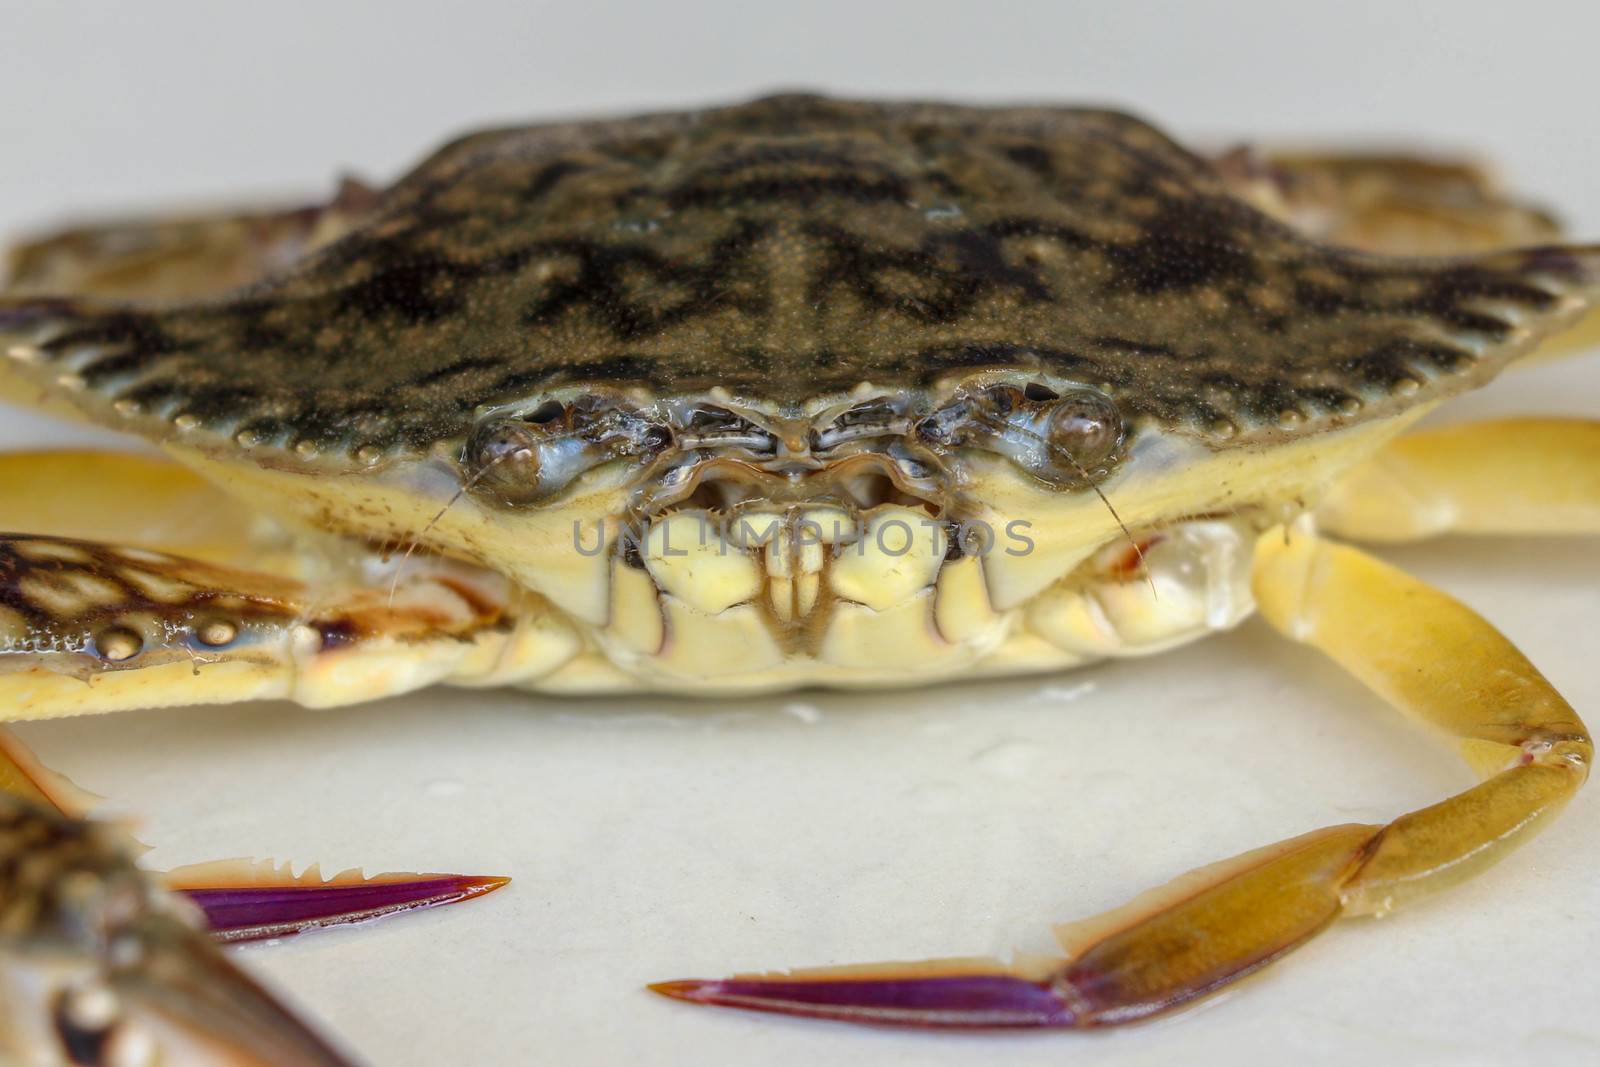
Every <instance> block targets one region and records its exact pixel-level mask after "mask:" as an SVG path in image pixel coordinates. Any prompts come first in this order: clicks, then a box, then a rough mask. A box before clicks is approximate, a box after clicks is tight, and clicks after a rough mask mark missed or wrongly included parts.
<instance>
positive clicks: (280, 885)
mask: <svg viewBox="0 0 1600 1067" xmlns="http://www.w3.org/2000/svg"><path fill="white" fill-rule="evenodd" d="M0 793H6V794H10V795H11V796H13V797H16V798H18V799H19V800H23V801H26V802H28V803H31V804H36V805H38V806H40V807H43V808H46V809H48V810H51V811H53V812H55V813H56V814H58V815H60V816H62V817H63V818H66V819H76V820H85V819H87V818H88V815H89V812H90V810H91V809H92V808H93V807H94V805H95V802H96V801H97V800H98V799H99V798H97V797H95V796H93V795H92V794H89V793H86V792H85V791H83V790H81V789H79V788H78V787H77V786H76V785H74V784H73V783H72V782H71V781H69V780H68V779H66V778H65V777H63V776H62V775H60V774H57V773H56V772H54V771H52V770H50V769H49V768H48V767H46V766H45V765H44V764H43V763H41V762H40V761H39V758H38V757H37V756H35V755H34V754H33V752H32V751H31V750H30V749H28V747H27V746H26V745H24V744H23V743H22V741H21V740H20V739H19V738H18V737H17V736H16V734H14V733H12V732H11V731H10V730H5V729H0ZM154 876H155V877H156V878H158V879H159V880H160V882H161V884H162V885H163V886H165V888H166V889H167V890H169V891H170V892H174V893H178V894H180V895H182V896H184V897H187V898H188V899H189V901H190V902H191V903H192V904H194V905H195V906H196V907H197V908H198V909H199V911H200V914H201V915H203V916H204V919H205V925H206V927H207V929H209V930H210V931H211V932H212V934H213V935H214V936H215V937H216V939H217V940H218V941H229V942H231V941H256V940H260V939H263V938H282V937H290V936H293V935H295V934H302V933H305V932H307V931H310V930H320V929H323V928H324V927H330V926H345V925H348V924H350V923H358V922H367V921H370V920H373V919H379V918H384V917H387V916H390V915H397V914H400V913H402V912H407V911H414V910H417V909H420V908H432V907H439V906H441V905H445V904H454V903H457V902H460V901H464V900H471V899H472V898H474V897H479V896H482V895H483V894H485V893H492V892H493V891H494V890H496V889H499V888H501V887H502V886H504V885H506V884H508V883H509V882H510V879H509V878H485V877H477V876H467V875H458V874H396V873H391V874H378V875H372V876H370V877H368V876H364V875H362V874H361V872H360V871H355V870H351V871H344V872H342V873H340V874H337V875H334V876H333V877H332V878H326V879H325V878H323V877H322V875H321V872H320V871H319V870H318V868H317V867H315V866H313V867H311V868H310V869H309V870H307V871H305V872H304V873H302V874H300V875H298V876H296V875H294V874H293V873H292V872H291V870H290V868H289V867H288V865H287V864H283V865H280V864H275V863H273V862H272V861H270V860H261V861H255V862H252V861H250V860H243V859H236V860H216V861H212V862H210V863H198V864H191V865H189V866H187V867H180V868H177V869H175V870H171V871H166V872H164V873H162V872H155V873H154Z"/></svg>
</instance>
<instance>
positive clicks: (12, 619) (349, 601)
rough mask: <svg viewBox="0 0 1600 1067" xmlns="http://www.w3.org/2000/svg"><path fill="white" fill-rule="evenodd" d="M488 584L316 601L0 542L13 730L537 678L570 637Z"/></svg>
mask: <svg viewBox="0 0 1600 1067" xmlns="http://www.w3.org/2000/svg"><path fill="white" fill-rule="evenodd" d="M518 606H519V605H518V604H517V603H516V602H515V600H514V598H513V595H512V593H511V591H510V590H509V589H508V588H507V586H506V585H505V583H504V581H503V580H502V579H500V578H498V577H495V576H493V575H490V574H488V573H486V572H483V571H478V570H475V569H472V568H467V567H456V566H453V565H450V564H446V563H442V562H437V561H435V562H434V563H432V564H430V565H429V566H428V567H427V568H426V569H422V568H419V570H418V571H417V572H416V573H415V574H414V576H413V577H411V578H409V579H406V580H403V581H400V582H399V583H398V584H397V585H396V586H395V588H394V591H393V594H392V595H391V593H390V592H389V590H388V589H387V588H383V587H379V588H368V587H362V586H356V585H354V584H351V585H349V586H344V587H335V588H334V589H332V590H329V589H326V588H323V589H318V588H316V587H314V586H312V585H310V584H308V583H305V582H302V581H299V580H296V579H292V578H285V577H280V576H278V575H272V574H264V573H258V572H253V571H247V570H243V569H241V568H235V567H222V566H217V565H214V564H210V563H204V562H201V561H199V560H195V559H188V558H184V557H181V556H172V555H167V554H166V553H160V552H152V551H150V550H148V549H142V548H125V547H118V546H113V545H107V544H102V543H98V542H92V541H79V540H73V539H69V538H61V537H46V536H33V535H26V534H12V535H6V534H0V707H3V708H4V709H5V710H6V713H7V714H8V715H9V717H11V718H13V719H41V718H51V717H54V716H60V715H74V714H81V713H84V712H103V711H118V710H122V709H126V708H135V707H151V706H159V705H167V704H198V703H225V702H230V701H238V700H256V699H271V698H286V699H290V700H294V701H297V702H298V703H301V704H304V705H307V706H311V707H326V706H331V705H336V704H348V703H354V702H357V701H362V700H371V699H374V698H377V697H381V696H387V695H390V694H394V693H403V692H407V691H410V690H412V689H416V688H419V687H421V686H424V685H429V684H432V683H434V682H439V681H458V682H462V683H468V684H491V683H497V682H501V681H511V680H517V679H520V678H522V677H525V676H527V675H528V674H529V673H537V672H538V671H539V670H541V669H549V668H550V667H553V666H554V665H555V664H556V663H559V662H561V661H562V660H563V659H564V658H565V657H566V656H568V655H570V654H571V653H572V651H574V649H575V640H576V639H575V638H574V637H573V636H572V635H571V633H570V631H568V630H567V629H565V627H564V626H562V625H561V624H560V623H559V622H557V621H556V620H554V619H553V618H551V617H549V616H548V615H546V614H543V613H537V612H519V611H518V610H517V608H518Z"/></svg>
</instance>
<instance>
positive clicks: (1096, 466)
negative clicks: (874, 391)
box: [915, 383, 1124, 487]
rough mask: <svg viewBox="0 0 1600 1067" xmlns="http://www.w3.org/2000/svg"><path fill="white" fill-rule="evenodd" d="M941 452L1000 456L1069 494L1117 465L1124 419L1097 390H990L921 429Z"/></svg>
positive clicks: (962, 398)
mask: <svg viewBox="0 0 1600 1067" xmlns="http://www.w3.org/2000/svg"><path fill="white" fill-rule="evenodd" d="M915 430H916V433H917V436H918V437H919V439H920V440H921V441H922V442H923V443H924V444H927V445H930V446H932V447H933V448H934V449H936V450H943V449H951V448H963V447H975V448H981V449H984V450H985V451H989V452H996V453H999V454H1000V455H1002V456H1005V457H1006V458H1007V459H1009V460H1011V462H1013V463H1015V464H1016V465H1017V466H1019V467H1021V468H1022V469H1023V470H1025V471H1027V472H1028V473H1030V474H1032V475H1033V476H1034V477H1036V478H1039V479H1040V480H1042V481H1045V482H1049V483H1051V484H1052V485H1057V486H1061V487H1071V486H1076V485H1082V484H1084V483H1085V482H1092V481H1094V480H1095V479H1097V478H1098V477H1100V476H1101V475H1102V474H1104V473H1105V471H1106V469H1107V468H1108V467H1109V466H1111V465H1112V464H1113V463H1115V461H1116V458H1117V452H1118V449H1119V448H1120V447H1121V445H1122V441H1123V436H1124V431H1123V422H1122V415H1121V413H1120V412H1118V410H1117V406H1116V404H1114V403H1113V402H1112V400H1111V398H1110V397H1108V396H1106V395H1105V394H1104V393H1101V392H1099V391H1098V390H1095V389H1089V388H1069V389H1067V390H1065V391H1063V392H1057V391H1056V390H1054V389H1051V388H1049V387H1048V386H1044V385H1039V384H1037V383H1029V384H1028V385H1026V386H1023V387H1018V386H1015V385H1010V384H1003V385H996V386H990V387H986V388H983V389H979V390H975V391H973V392H971V393H966V394H963V395H959V396H957V398H956V399H955V400H953V401H952V402H951V403H948V404H946V405H945V406H944V407H942V408H939V409H938V410H936V411H934V412H932V413H931V414H929V415H927V416H926V417H924V418H923V419H922V420H921V421H919V422H918V423H917V424H916V427H915Z"/></svg>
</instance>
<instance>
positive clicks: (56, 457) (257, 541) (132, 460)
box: [0, 449, 302, 573]
mask: <svg viewBox="0 0 1600 1067" xmlns="http://www.w3.org/2000/svg"><path fill="white" fill-rule="evenodd" d="M0 486H4V487H5V488H4V498H3V504H4V513H3V515H0V525H3V526H4V528H5V529H8V530H17V531H24V532H27V533H30V534H49V535H52V536H55V537H71V538H76V539H80V540H96V539H98V538H100V537H102V536H103V535H104V534H105V532H106V530H108V529H115V530H116V532H117V540H118V543H120V544H124V545H129V546H137V547H139V548H150V549H156V550H158V551H162V552H170V553H173V554H176V555H182V556H189V557H192V558H194V559H199V560H204V561H206V562H208V563H223V564H234V565H239V566H248V567H250V568H251V569H253V570H262V569H267V570H272V571H274V572H277V571H279V570H284V571H286V572H288V573H296V572H298V571H299V570H301V569H302V568H301V567H300V566H298V565H297V564H296V563H295V562H293V561H291V560H289V559H287V558H283V556H284V553H285V552H286V551H287V550H288V548H289V546H288V544H287V542H286V539H285V538H284V537H283V536H282V534H281V533H280V532H279V531H277V530H275V529H274V528H273V527H272V525H271V524H270V523H269V522H268V521H267V520H263V519H261V518H258V517H256V516H254V515H252V514H251V513H250V510H249V509H248V508H247V507H245V506H244V505H243V504H241V503H240V502H239V501H238V500H235V499H234V498H233V497H230V496H228V495H227V494H226V493H224V492H223V491H222V490H220V489H218V488H216V487H215V486H213V485H212V484H211V483H209V482H207V481H206V480H205V479H203V478H201V477H200V476H199V475H197V474H195V473H194V472H193V471H190V470H189V469H188V468H186V467H183V466H181V465H180V464H177V463H174V462H173V461H171V460H169V459H164V458H162V457H160V456H151V455H145V454H141V453H134V452H105V451H91V450H77V449H63V450H60V451H53V452H6V453H0Z"/></svg>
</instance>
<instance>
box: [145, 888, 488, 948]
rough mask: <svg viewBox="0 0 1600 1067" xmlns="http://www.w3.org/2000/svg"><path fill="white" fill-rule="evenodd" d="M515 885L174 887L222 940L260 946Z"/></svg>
mask: <svg viewBox="0 0 1600 1067" xmlns="http://www.w3.org/2000/svg"><path fill="white" fill-rule="evenodd" d="M510 880H511V879H509V878H484V877H471V876H467V875H458V874H429V875H380V876H378V877H376V878H370V879H362V880H350V881H342V880H340V879H335V880H333V881H331V882H315V883H310V884H298V883H290V884H283V885H271V884H260V885H250V884H243V883H242V884H237V885H222V886H184V885H176V886H173V888H174V889H176V890H177V891H178V892H180V893H182V894H183V895H184V896H186V897H188V898H189V899H190V900H191V901H193V902H194V903H195V904H197V905H198V906H199V908H200V910H201V911H202V912H204V913H205V917H206V922H207V924H208V925H209V926H210V929H211V932H212V936H213V937H215V938H216V939H217V940H218V941H257V940H260V939H262V938H268V937H290V936H292V935H294V934H302V933H305V932H307V931H309V930H318V929H321V928H323V927H326V926H344V925H346V924H349V923H358V922H368V921H371V920H373V919H381V918H383V917H384V916H386V915H396V914H399V913H400V912H404V911H414V910H416V909H418V908H435V907H440V906H442V905H445V904H455V903H458V902H460V901H463V900H471V899H472V898H473V897H480V896H483V895H484V894H485V893H492V892H494V891H495V890H496V889H499V888H500V887H501V886H503V885H505V884H506V883H507V882H509V881H510Z"/></svg>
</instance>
